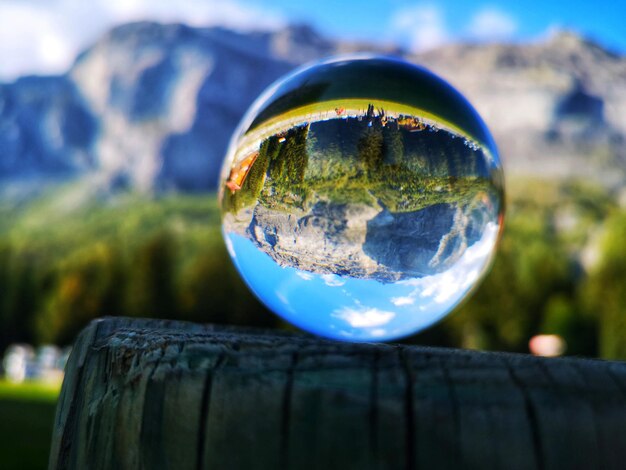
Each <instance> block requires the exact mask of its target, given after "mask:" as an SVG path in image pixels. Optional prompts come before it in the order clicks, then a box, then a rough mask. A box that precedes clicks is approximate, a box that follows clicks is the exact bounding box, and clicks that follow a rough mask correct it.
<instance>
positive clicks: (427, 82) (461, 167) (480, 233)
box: [220, 58, 503, 341]
mask: <svg viewBox="0 0 626 470" xmlns="http://www.w3.org/2000/svg"><path fill="white" fill-rule="evenodd" d="M220 202H221V207H222V213H223V230H224V235H225V239H226V243H227V245H228V248H229V252H230V254H231V256H232V258H233V260H234V262H235V264H236V266H237V268H238V270H239V272H240V273H241V275H242V276H243V278H244V279H245V281H246V282H247V284H248V285H249V286H250V288H251V289H252V290H253V291H254V292H255V294H256V295H257V296H258V297H259V298H260V299H261V300H262V301H263V302H264V303H265V304H266V305H267V306H268V307H270V308H271V309H272V310H273V311H274V312H276V313H277V314H279V315H280V316H282V317H283V318H285V319H286V320H288V321H290V322H291V323H293V324H295V325H297V326H299V327H301V328H303V329H305V330H308V331H311V332H314V333H317V334H320V335H323V336H327V337H331V338H336V339H343V340H350V341H372V340H389V339H394V338H398V337H401V336H406V335H409V334H412V333H415V332H417V331H419V330H421V329H423V328H426V327H428V326H430V325H432V324H433V323H434V322H436V321H437V320H439V319H440V318H442V317H443V316H444V315H446V314H447V313H448V312H450V310H452V309H453V308H454V306H456V305H457V304H458V303H459V302H460V301H461V300H462V299H463V298H464V297H465V296H466V295H467V294H468V292H469V291H470V290H471V289H472V288H473V287H474V286H475V285H476V284H477V283H478V281H479V280H480V279H481V278H482V277H483V276H484V274H485V272H486V270H487V268H488V266H489V264H490V261H491V259H492V257H493V253H494V251H495V247H496V244H497V240H498V236H499V233H500V228H501V223H502V214H503V185H502V170H501V165H500V161H499V158H498V155H497V151H496V148H495V145H494V143H493V140H492V138H491V136H490V134H489V131H488V130H487V128H486V127H485V124H484V123H483V121H482V120H481V119H480V117H479V116H478V114H477V113H476V111H474V109H473V108H472V107H471V105H470V104H469V103H468V102H467V101H466V100H465V99H464V98H463V96H461V94H460V93H458V92H457V91H456V90H454V89H453V88H452V87H451V86H450V85H448V84H447V83H445V82H444V81H443V80H441V79H440V78H438V77H436V76H435V75H433V74H432V73H430V72H428V71H427V70H425V69H423V68H419V67H416V66H414V65H410V64H407V63H405V62H402V61H399V60H393V59H387V58H352V59H338V60H332V61H326V62H323V63H320V64H317V65H314V66H311V67H308V68H305V69H301V70H299V71H297V72H295V73H294V74H292V75H290V76H288V77H287V78H285V79H284V80H282V81H280V82H278V83H276V84H275V85H273V86H272V87H270V89H269V90H268V91H266V92H265V94H264V95H262V96H261V97H260V98H259V100H257V102H256V103H255V104H254V105H253V107H252V109H251V110H250V111H249V112H248V114H247V115H246V117H245V118H244V120H243V121H242V124H241V125H240V127H239V130H238V131H237V133H236V134H235V136H234V137H233V141H232V143H231V146H230V149H229V152H228V155H227V156H226V159H225V162H224V166H223V169H222V181H221V184H220Z"/></svg>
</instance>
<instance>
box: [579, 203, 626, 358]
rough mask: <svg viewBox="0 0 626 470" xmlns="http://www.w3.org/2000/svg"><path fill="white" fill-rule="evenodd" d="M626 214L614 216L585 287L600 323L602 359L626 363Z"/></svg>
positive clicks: (607, 222)
mask: <svg viewBox="0 0 626 470" xmlns="http://www.w3.org/2000/svg"><path fill="white" fill-rule="evenodd" d="M624 240H626V212H624V211H620V212H617V213H615V214H613V215H612V216H611V217H610V218H609V219H608V220H607V221H606V223H605V225H604V236H603V237H602V238H601V240H600V243H599V244H598V250H599V260H598V263H597V264H596V266H595V267H594V268H593V269H592V270H591V272H590V274H589V278H588V280H587V282H586V283H585V286H584V292H585V298H586V305H587V308H588V310H589V312H590V314H595V315H597V316H598V318H599V319H600V331H599V347H600V355H601V356H602V357H604V358H607V359H621V360H624V359H626V341H625V340H624V338H626V288H625V285H624V280H625V279H626V250H624Z"/></svg>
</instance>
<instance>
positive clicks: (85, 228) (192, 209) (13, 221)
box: [0, 179, 626, 359]
mask: <svg viewBox="0 0 626 470" xmlns="http://www.w3.org/2000/svg"><path fill="white" fill-rule="evenodd" d="M507 195H508V198H507V213H506V217H505V231H504V235H503V238H502V240H501V244H500V248H499V252H498V255H497V257H496V260H495V263H494V266H493V269H492V271H491V273H490V274H489V275H488V277H487V278H486V280H485V281H484V282H483V283H482V284H481V286H480V287H479V288H478V290H477V291H476V292H475V294H474V295H473V296H472V297H471V298H470V300H469V301H467V302H466V303H465V304H464V305H462V306H460V307H459V308H457V310H456V311H454V312H453V313H452V314H450V315H449V316H448V317H447V318H446V319H445V320H443V321H442V322H441V323H439V324H438V325H436V326H434V327H433V328H431V329H429V330H427V331H425V332H423V333H421V334H419V335H417V336H414V337H412V338H408V339H406V340H405V341H407V342H412V343H420V344H429V345H440V346H455V347H457V346H462V347H468V348H478V349H498V350H506V351H520V352H525V351H527V350H528V340H529V338H530V337H531V336H532V335H535V334H537V333H554V334H559V335H561V336H562V337H563V338H564V339H565V341H566V343H567V351H566V353H567V354H573V355H584V356H599V357H604V358H619V359H626V344H625V343H624V342H623V341H622V338H623V337H624V336H625V335H626V317H625V316H624V314H623V312H624V311H626V291H624V289H623V285H622V280H623V279H624V278H625V277H626V252H625V251H624V250H623V240H625V239H626V208H625V207H624V206H620V204H618V202H617V200H616V197H615V195H614V194H612V193H610V192H609V191H608V190H606V189H604V188H602V187H599V186H595V185H593V184H590V183H586V182H582V181H578V182H577V181H562V182H555V181H544V180H537V179H531V180H528V179H510V180H508V181H507ZM1 215H2V218H1V220H3V221H5V223H3V224H0V286H1V289H2V292H3V295H2V297H1V299H0V350H3V349H4V348H5V347H6V346H7V345H8V344H9V343H13V342H16V341H20V342H31V343H34V344H41V343H48V342H52V343H56V344H62V345H63V344H70V343H71V342H72V341H73V339H74V337H75V335H76V334H77V332H78V331H80V329H81V328H83V327H84V326H85V325H86V324H87V323H88V322H89V321H91V320H92V319H94V318H97V317H100V316H105V315H125V316H133V317H137V316H145V317H157V318H173V319H181V320H191V321H197V322H213V323H231V324H240V325H244V324H245V325H254V326H260V327H277V328H291V327H290V326H288V325H286V324H285V323H284V322H282V321H280V320H279V319H278V318H277V317H276V316H274V315H273V314H271V313H269V312H268V311H267V310H266V309H265V308H264V307H263V306H262V305H260V304H259V302H258V301H257V300H256V299H255V298H254V296H253V295H252V294H251V293H250V292H249V291H248V289H247V287H246V286H245V285H244V284H243V282H242V281H241V279H240V278H239V276H238V274H237V272H236V270H235V268H234V267H233V265H232V263H231V261H230V259H229V256H228V254H227V252H226V249H225V247H224V244H223V241H222V239H221V234H220V212H219V208H218V204H217V201H216V198H215V196H214V195H211V194H203V195H194V196H182V195H175V194H173V195H169V196H161V197H157V196H154V197H152V198H146V197H143V196H141V197H140V196H137V195H133V194H128V195H121V196H119V197H118V200H117V201H116V202H115V203H113V202H111V201H109V202H103V203H92V204H90V205H86V206H83V207H81V208H78V209H76V210H73V211H69V212H68V211H59V210H55V209H53V208H51V207H50V205H49V204H46V203H41V204H40V205H33V206H31V207H29V208H28V209H27V210H24V209H19V210H17V209H11V210H9V209H6V208H5V209H2V214H1ZM6 221H10V223H9V222H6Z"/></svg>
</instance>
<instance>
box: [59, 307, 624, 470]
mask: <svg viewBox="0 0 626 470" xmlns="http://www.w3.org/2000/svg"><path fill="white" fill-rule="evenodd" d="M67 468H70V469H177V470H184V469H204V468H211V469H240V468H241V469H283V468H290V469H309V468H310V469H352V468H354V469H370V468H371V469H387V468H388V469H404V468H411V469H412V468H426V469H443V468H450V469H459V468H469V469H473V468H477V469H492V468H502V469H528V468H538V469H546V470H547V469H578V468H579V469H585V470H588V469H595V468H598V469H613V468H614V469H623V468H626V364H623V363H616V362H602V361H591V360H575V359H541V358H534V357H530V356H524V355H513V354H497V353H479V352H471V351H461V350H450V349H435V348H424V347H407V346H398V345H384V344H375V345H374V344H343V343H336V342H328V341H323V340H320V339H316V338H311V337H308V336H302V335H290V334H284V333H274V332H259V331H253V330H241V329H234V328H224V327H212V326H202V325H196V324H191V323H180V322H169V321H156V320H131V319H121V318H120V319H113V318H110V319H104V320H100V321H96V322H94V323H92V324H91V325H90V326H89V327H88V328H87V329H86V330H85V331H84V332H83V333H82V334H81V336H80V337H79V339H78V341H77V343H76V346H75V348H74V351H73V352H72V355H71V358H70V361H69V364H68V367H67V375H66V379H65V382H64V384H63V390H62V394H61V398H60V402H59V405H58V410H57V417H56V420H55V427H54V437H53V442H52V452H51V456H50V469H67Z"/></svg>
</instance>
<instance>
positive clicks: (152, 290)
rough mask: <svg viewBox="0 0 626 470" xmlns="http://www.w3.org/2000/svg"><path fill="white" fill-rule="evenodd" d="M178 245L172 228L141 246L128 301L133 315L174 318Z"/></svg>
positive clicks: (135, 260)
mask: <svg viewBox="0 0 626 470" xmlns="http://www.w3.org/2000/svg"><path fill="white" fill-rule="evenodd" d="M175 279H176V246H175V243H174V239H173V238H172V236H171V235H170V234H169V233H168V232H158V233H156V234H155V235H153V236H152V237H151V238H149V239H148V240H147V242H145V243H144V244H143V245H142V246H140V247H139V249H138V251H137V253H136V255H135V256H134V257H133V259H132V261H131V266H130V275H129V277H128V290H127V305H128V312H129V314H131V315H133V316H140V317H143V316H147V317H154V318H172V317H176V316H177V315H178V306H177V299H176V283H175Z"/></svg>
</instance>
